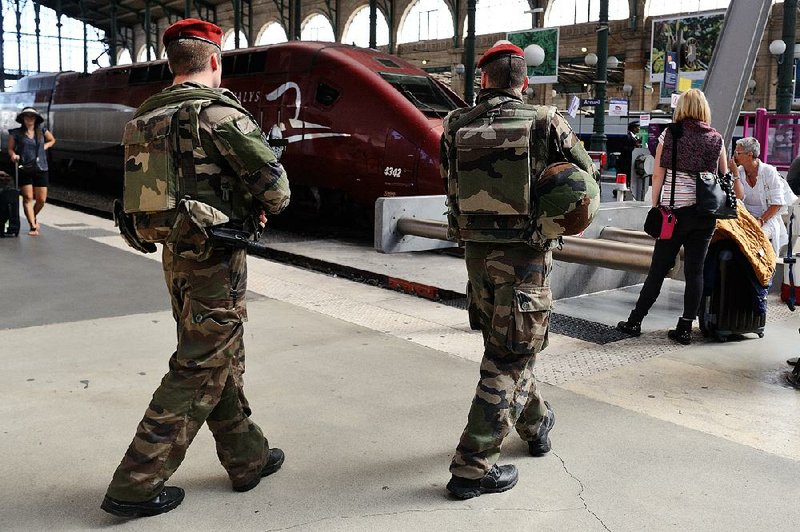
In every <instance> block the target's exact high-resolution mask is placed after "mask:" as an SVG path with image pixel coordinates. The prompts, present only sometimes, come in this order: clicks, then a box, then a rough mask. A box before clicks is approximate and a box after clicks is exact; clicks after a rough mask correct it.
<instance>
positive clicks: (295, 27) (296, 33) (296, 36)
mask: <svg viewBox="0 0 800 532" xmlns="http://www.w3.org/2000/svg"><path fill="white" fill-rule="evenodd" d="M302 7H303V6H302V5H301V3H300V0H294V14H293V20H292V39H293V40H295V41H299V40H300V33H301V31H302V28H301V27H300V24H301V23H302V20H301V19H300V17H302V16H303V15H302V11H301V9H302Z"/></svg>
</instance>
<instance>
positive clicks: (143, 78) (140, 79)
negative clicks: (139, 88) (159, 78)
mask: <svg viewBox="0 0 800 532" xmlns="http://www.w3.org/2000/svg"><path fill="white" fill-rule="evenodd" d="M146 82H147V67H146V66H143V67H136V68H132V69H131V74H130V76H129V77H128V83H130V84H131V85H133V84H135V83H146Z"/></svg>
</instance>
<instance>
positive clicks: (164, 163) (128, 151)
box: [122, 102, 197, 243]
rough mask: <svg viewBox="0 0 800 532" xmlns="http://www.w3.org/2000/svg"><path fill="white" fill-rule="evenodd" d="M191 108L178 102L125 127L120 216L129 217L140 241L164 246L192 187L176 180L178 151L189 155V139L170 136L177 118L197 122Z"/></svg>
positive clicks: (190, 147) (142, 116)
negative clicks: (121, 213)
mask: <svg viewBox="0 0 800 532" xmlns="http://www.w3.org/2000/svg"><path fill="white" fill-rule="evenodd" d="M191 103H195V102H189V104H191ZM193 107H194V106H192V105H187V104H184V103H181V104H177V105H172V106H169V107H161V108H157V109H155V110H153V111H150V112H147V113H144V114H142V115H140V116H137V117H136V118H134V119H133V120H131V121H130V122H128V123H127V124H126V125H125V133H124V135H123V138H122V143H123V145H124V147H125V181H124V189H123V193H122V202H123V207H124V210H125V213H126V214H130V215H133V220H134V228H135V231H136V234H137V236H138V237H139V238H140V239H141V240H142V241H143V242H153V243H156V242H162V243H163V242H164V240H165V239H166V237H167V234H168V233H169V230H170V228H171V227H172V225H173V223H174V221H175V215H176V207H177V206H178V202H179V201H180V199H181V198H182V197H183V196H185V195H186V194H188V193H190V190H188V189H191V188H192V184H191V183H188V182H186V181H188V179H182V177H183V176H184V172H183V171H182V168H181V166H182V165H180V160H181V159H182V157H183V155H182V153H183V152H187V151H188V154H189V156H191V154H192V140H193V139H192V138H188V139H185V140H184V139H181V141H180V142H179V141H178V140H177V139H178V135H177V134H176V133H177V131H178V128H179V121H180V120H183V121H184V123H187V124H192V122H194V124H196V123H197V110H196V109H193ZM178 144H185V146H179V145H178ZM192 164H193V163H192Z"/></svg>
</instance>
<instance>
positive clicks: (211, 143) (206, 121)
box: [134, 82, 290, 230]
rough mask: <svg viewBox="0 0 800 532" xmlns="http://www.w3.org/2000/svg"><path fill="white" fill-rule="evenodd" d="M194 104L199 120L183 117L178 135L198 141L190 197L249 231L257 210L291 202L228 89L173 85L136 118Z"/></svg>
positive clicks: (281, 175)
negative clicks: (165, 109)
mask: <svg viewBox="0 0 800 532" xmlns="http://www.w3.org/2000/svg"><path fill="white" fill-rule="evenodd" d="M190 102H191V103H197V106H198V109H199V113H198V114H197V124H193V123H186V122H185V121H181V122H179V124H178V135H179V136H182V137H183V138H187V137H188V136H192V137H193V138H196V139H197V140H196V141H194V142H195V143H198V144H199V145H195V146H194V147H193V150H192V157H193V162H194V173H195V177H196V180H197V186H196V191H194V192H192V193H191V194H190V196H191V199H194V200H198V201H200V202H203V203H206V204H208V205H210V206H211V207H213V208H215V209H218V210H219V211H221V212H222V213H224V214H225V215H227V216H228V217H229V218H230V225H232V226H234V227H238V228H245V229H248V230H252V229H254V227H253V225H252V222H251V220H252V218H253V214H254V212H255V210H256V209H258V208H262V207H263V208H264V210H266V211H267V212H268V213H269V214H277V213H279V212H280V211H282V210H283V209H284V208H285V207H286V205H287V204H288V203H289V196H290V192H289V181H288V178H287V176H286V171H285V170H284V169H283V166H282V165H281V164H280V163H279V162H278V160H277V158H276V157H275V154H274V153H273V151H272V150H271V149H270V147H269V146H268V145H267V144H266V141H265V138H264V136H263V134H262V132H261V129H260V127H259V126H258V124H257V122H256V121H255V119H254V118H253V117H252V116H251V115H250V113H248V112H247V110H245V109H244V107H242V106H241V104H240V103H239V100H238V99H237V98H236V96H234V94H233V93H232V92H230V91H228V90H227V89H211V88H209V87H206V86H204V85H202V84H200V83H196V82H185V83H181V84H178V85H173V86H171V87H168V88H166V89H164V90H163V91H162V92H160V93H158V94H156V95H154V96H152V97H150V98H148V99H147V100H146V101H145V102H144V103H143V104H142V105H141V106H140V107H139V109H138V110H137V111H136V114H135V115H134V120H135V119H136V118H137V117H139V116H142V115H145V114H146V113H151V112H152V111H154V110H156V109H158V108H161V107H167V106H174V105H176V104H182V103H190Z"/></svg>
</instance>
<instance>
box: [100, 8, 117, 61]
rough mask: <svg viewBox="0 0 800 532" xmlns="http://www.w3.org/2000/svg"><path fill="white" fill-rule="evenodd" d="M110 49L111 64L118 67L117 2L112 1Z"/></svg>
mask: <svg viewBox="0 0 800 532" xmlns="http://www.w3.org/2000/svg"><path fill="white" fill-rule="evenodd" d="M108 48H109V54H108V55H109V63H110V64H111V66H117V0H111V38H110V39H109V40H108ZM97 66H100V65H99V64H98V65H97Z"/></svg>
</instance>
